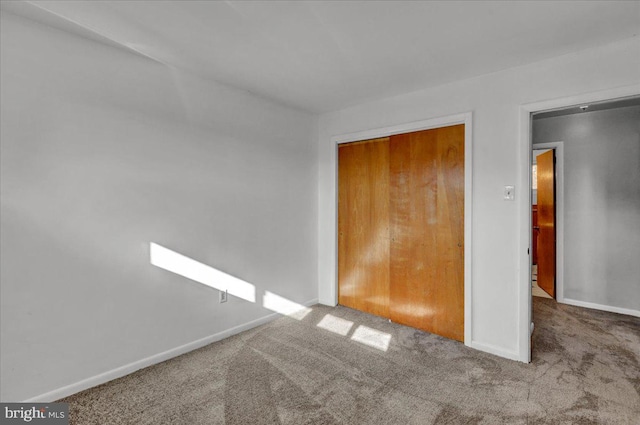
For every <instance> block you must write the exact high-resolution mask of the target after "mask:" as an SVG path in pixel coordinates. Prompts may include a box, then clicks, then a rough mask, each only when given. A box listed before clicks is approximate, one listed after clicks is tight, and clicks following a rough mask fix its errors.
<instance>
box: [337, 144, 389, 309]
mask: <svg viewBox="0 0 640 425" xmlns="http://www.w3.org/2000/svg"><path fill="white" fill-rule="evenodd" d="M389 249H390V247H389V138H383V139H375V140H370V141H364V142H356V143H349V144H345V145H340V147H339V148H338V302H339V304H341V305H344V306H347V307H351V308H354V309H357V310H361V311H365V312H368V313H371V314H375V315H378V316H383V317H389Z"/></svg>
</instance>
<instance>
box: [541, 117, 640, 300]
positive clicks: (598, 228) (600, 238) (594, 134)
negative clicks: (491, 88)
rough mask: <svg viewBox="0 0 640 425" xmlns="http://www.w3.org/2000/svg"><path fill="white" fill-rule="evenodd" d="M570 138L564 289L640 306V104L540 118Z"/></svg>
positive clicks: (547, 138)
mask: <svg viewBox="0 0 640 425" xmlns="http://www.w3.org/2000/svg"><path fill="white" fill-rule="evenodd" d="M560 140H561V141H563V142H564V194H565V196H564V214H565V215H564V223H565V226H564V246H565V248H564V253H565V254H564V294H562V295H563V298H564V299H565V300H567V299H568V301H569V302H571V301H581V302H586V303H592V304H598V305H601V306H606V307H608V309H611V308H614V309H615V308H618V309H629V310H635V311H636V312H638V311H640V262H639V261H638V258H640V106H634V107H626V108H617V109H608V110H603V111H593V112H584V113H580V114H574V115H565V116H559V117H551V118H541V119H535V120H534V121H533V143H534V147H535V144H536V143H546V142H555V141H560Z"/></svg>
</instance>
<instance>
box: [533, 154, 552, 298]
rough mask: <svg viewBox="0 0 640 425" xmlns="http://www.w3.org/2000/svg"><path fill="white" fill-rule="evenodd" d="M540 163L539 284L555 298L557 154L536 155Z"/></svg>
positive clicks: (537, 161)
mask: <svg viewBox="0 0 640 425" xmlns="http://www.w3.org/2000/svg"><path fill="white" fill-rule="evenodd" d="M536 163H537V164H538V227H539V228H540V230H539V234H538V247H537V249H538V286H539V287H540V288H541V289H542V290H543V291H545V292H546V293H547V294H549V295H550V296H552V297H553V298H555V296H556V294H555V283H556V204H555V200H556V198H555V186H556V184H555V174H556V173H555V155H554V151H553V150H550V151H548V152H545V153H543V154H541V155H538V156H537V157H536Z"/></svg>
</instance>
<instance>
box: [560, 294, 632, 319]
mask: <svg viewBox="0 0 640 425" xmlns="http://www.w3.org/2000/svg"><path fill="white" fill-rule="evenodd" d="M558 302H559V303H562V304H569V305H575V306H577V307H586V308H592V309H594V310H602V311H608V312H611V313H619V314H627V315H629V316H635V317H640V310H632V309H630V308H622V307H614V306H611V305H604V304H596V303H590V302H587V301H579V300H572V299H570V298H563V299H562V300H560V299H558Z"/></svg>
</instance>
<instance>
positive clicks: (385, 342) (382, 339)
mask: <svg viewBox="0 0 640 425" xmlns="http://www.w3.org/2000/svg"><path fill="white" fill-rule="evenodd" d="M351 339H352V340H353V341H356V342H359V343H361V344H364V345H368V346H369V347H373V348H377V349H378V350H382V351H387V350H388V349H389V343H390V342H391V335H390V334H388V333H386V332H381V331H378V330H375V329H372V328H370V327H367V326H364V325H360V326H358V328H357V329H356V330H355V332H353V335H351Z"/></svg>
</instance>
